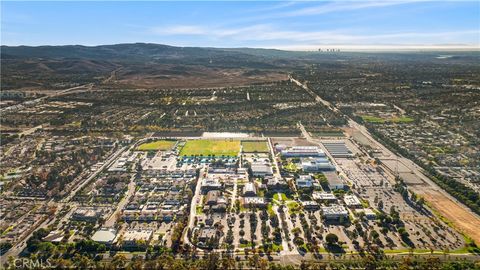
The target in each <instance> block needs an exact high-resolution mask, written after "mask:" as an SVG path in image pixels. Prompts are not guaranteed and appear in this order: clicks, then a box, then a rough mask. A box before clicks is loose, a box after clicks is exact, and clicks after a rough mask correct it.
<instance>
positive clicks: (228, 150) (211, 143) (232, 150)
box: [180, 140, 240, 157]
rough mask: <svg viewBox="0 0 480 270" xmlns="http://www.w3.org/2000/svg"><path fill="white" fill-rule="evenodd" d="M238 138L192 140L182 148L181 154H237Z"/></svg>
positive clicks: (238, 149) (238, 147) (231, 155)
mask: <svg viewBox="0 0 480 270" xmlns="http://www.w3.org/2000/svg"><path fill="white" fill-rule="evenodd" d="M239 151H240V141H238V140H191V141H187V142H186V143H185V146H184V147H183V148H182V150H180V156H188V157H191V156H217V157H218V156H230V157H233V156H237V155H238V152H239Z"/></svg>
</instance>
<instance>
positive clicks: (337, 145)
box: [323, 142, 353, 158]
mask: <svg viewBox="0 0 480 270" xmlns="http://www.w3.org/2000/svg"><path fill="white" fill-rule="evenodd" d="M323 146H325V148H326V149H327V151H328V152H329V153H330V155H332V157H336V158H349V157H353V154H352V151H350V149H348V147H347V146H346V145H345V142H324V143H323Z"/></svg>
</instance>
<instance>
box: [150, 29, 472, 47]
mask: <svg viewBox="0 0 480 270" xmlns="http://www.w3.org/2000/svg"><path fill="white" fill-rule="evenodd" d="M151 32H152V33H155V34H158V35H162V36H195V37H196V38H199V36H201V37H202V38H204V39H207V40H218V39H222V40H223V41H225V40H227V41H230V42H232V43H235V42H238V41H248V42H252V43H253V42H260V43H262V42H273V41H275V42H282V43H284V44H298V43H301V42H304V43H315V44H431V43H458V41H459V40H463V41H464V40H467V41H468V40H471V44H475V45H478V40H479V37H480V30H478V29H475V30H463V31H444V32H392V33H377V34H362V33H358V31H355V30H353V29H337V30H331V31H292V30H282V29H278V28H275V27H273V26H272V25H270V24H256V25H251V26H245V27H237V28H225V27H223V28H222V27H207V26H197V25H176V26H166V27H155V28H153V29H151ZM432 41H435V42H432Z"/></svg>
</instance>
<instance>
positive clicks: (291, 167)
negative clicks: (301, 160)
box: [283, 162, 300, 172]
mask: <svg viewBox="0 0 480 270" xmlns="http://www.w3.org/2000/svg"><path fill="white" fill-rule="evenodd" d="M283 169H284V170H285V171H287V172H298V171H299V170H300V169H299V168H298V167H297V165H295V163H293V162H289V163H288V164H287V165H286V166H283Z"/></svg>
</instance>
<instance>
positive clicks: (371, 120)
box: [361, 115, 415, 124]
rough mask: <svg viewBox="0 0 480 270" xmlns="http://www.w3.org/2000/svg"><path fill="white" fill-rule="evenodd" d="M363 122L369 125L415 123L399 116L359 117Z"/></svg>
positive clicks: (411, 119)
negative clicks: (385, 117)
mask: <svg viewBox="0 0 480 270" xmlns="http://www.w3.org/2000/svg"><path fill="white" fill-rule="evenodd" d="M361 117H362V119H363V121H365V122H369V123H374V124H383V123H385V122H392V123H411V122H413V121H415V119H413V118H410V117H407V116H401V117H393V118H387V119H384V118H380V117H376V116H371V115H362V116H361Z"/></svg>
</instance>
